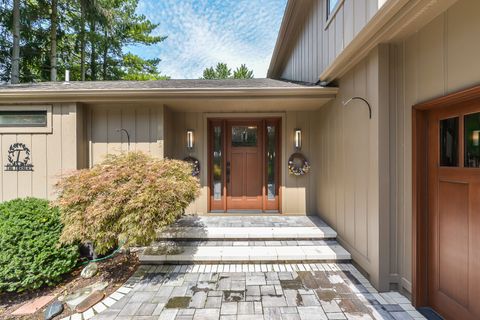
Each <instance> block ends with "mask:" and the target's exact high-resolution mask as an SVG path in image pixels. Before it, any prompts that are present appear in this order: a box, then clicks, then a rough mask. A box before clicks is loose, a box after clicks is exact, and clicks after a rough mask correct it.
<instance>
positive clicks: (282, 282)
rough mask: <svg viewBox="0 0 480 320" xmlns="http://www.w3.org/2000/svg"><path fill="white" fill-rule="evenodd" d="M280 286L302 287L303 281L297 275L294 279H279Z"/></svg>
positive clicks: (291, 288) (292, 288)
mask: <svg viewBox="0 0 480 320" xmlns="http://www.w3.org/2000/svg"><path fill="white" fill-rule="evenodd" d="M280 286H281V287H282V289H283V290H298V289H304V286H303V283H302V281H301V280H300V279H299V278H298V277H297V278H296V279H294V280H280Z"/></svg>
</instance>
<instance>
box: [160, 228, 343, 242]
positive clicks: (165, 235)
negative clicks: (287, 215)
mask: <svg viewBox="0 0 480 320" xmlns="http://www.w3.org/2000/svg"><path fill="white" fill-rule="evenodd" d="M336 236H337V233H336V232H335V230H333V229H332V228H330V227H328V226H314V227H209V226H207V227H177V226H175V227H169V228H166V229H164V230H162V231H160V232H158V234H157V239H158V240H169V239H179V240H180V239H188V240H199V239H200V240H203V239H208V240H224V239H230V240H252V241H254V240H279V239H280V240H287V239H296V240H298V239H335V238H336Z"/></svg>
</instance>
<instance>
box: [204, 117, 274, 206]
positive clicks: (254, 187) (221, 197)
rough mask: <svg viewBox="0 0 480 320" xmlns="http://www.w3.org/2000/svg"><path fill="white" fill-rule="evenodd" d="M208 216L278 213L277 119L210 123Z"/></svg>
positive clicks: (229, 120)
mask: <svg viewBox="0 0 480 320" xmlns="http://www.w3.org/2000/svg"><path fill="white" fill-rule="evenodd" d="M208 132H209V137H208V140H209V202H210V203H209V208H210V211H211V212H279V211H280V205H279V204H280V197H279V190H280V188H279V182H280V170H279V169H280V166H279V163H280V150H279V149H280V141H279V140H280V139H279V138H280V119H210V120H209V122H208Z"/></svg>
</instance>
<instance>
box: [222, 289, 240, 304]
mask: <svg viewBox="0 0 480 320" xmlns="http://www.w3.org/2000/svg"><path fill="white" fill-rule="evenodd" d="M223 298H224V299H225V301H228V302H239V301H243V300H244V299H245V291H240V290H225V291H223Z"/></svg>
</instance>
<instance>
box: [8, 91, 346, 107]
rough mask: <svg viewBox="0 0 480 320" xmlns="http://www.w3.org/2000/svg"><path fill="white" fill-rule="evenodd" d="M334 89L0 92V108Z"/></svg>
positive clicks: (316, 95) (316, 94)
mask: <svg viewBox="0 0 480 320" xmlns="http://www.w3.org/2000/svg"><path fill="white" fill-rule="evenodd" d="M337 92H338V88H330V87H329V88H324V87H284V88H282V87H275V88H268V87H267V88H222V89H208V88H205V89H199V88H182V89H178V88H175V89H171V88H168V89H167V88H155V89H152V88H145V89H69V90H60V89H58V90H39V89H37V90H30V91H27V90H25V89H23V90H14V89H13V90H10V89H8V90H0V104H2V103H12V102H13V103H17V102H18V103H20V102H57V101H62V102H97V101H148V100H150V101H158V100H159V99H246V98H273V99H274V98H279V99H283V98H294V99H301V98H309V99H325V98H334V97H335V96H336V94H337Z"/></svg>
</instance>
